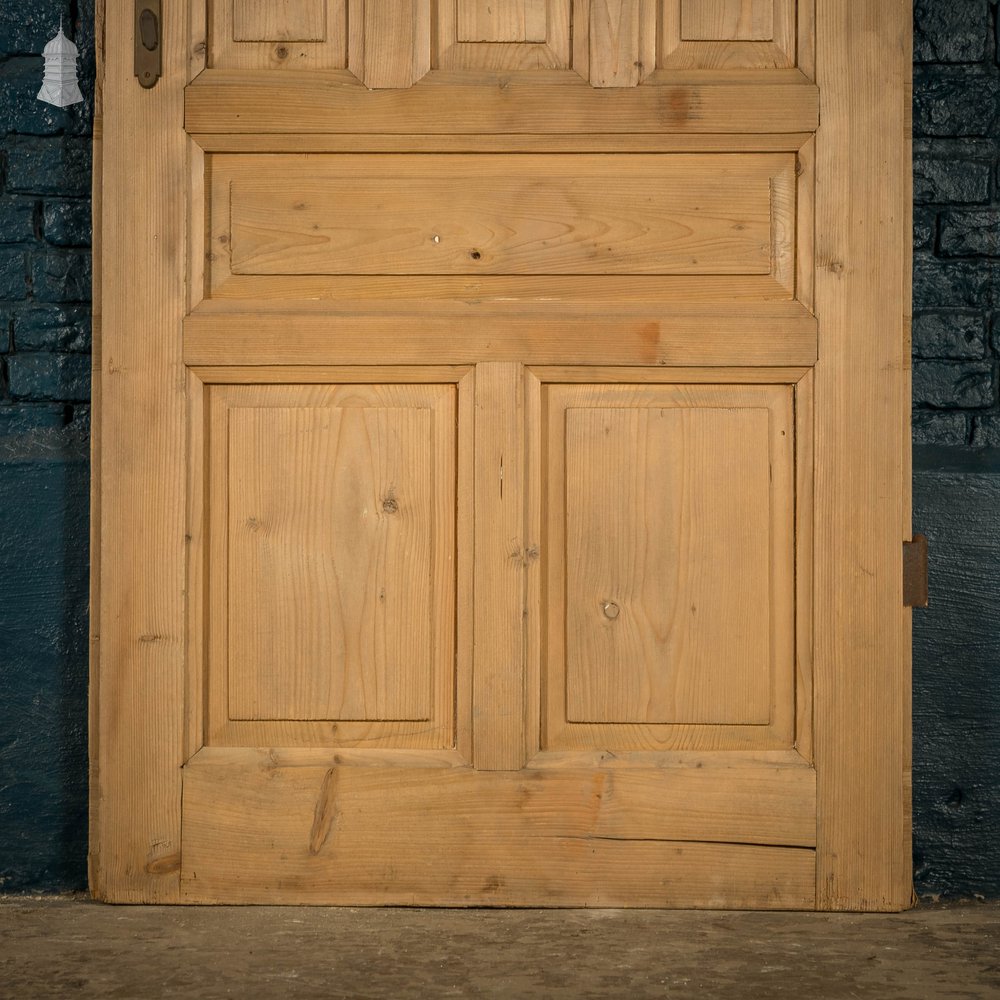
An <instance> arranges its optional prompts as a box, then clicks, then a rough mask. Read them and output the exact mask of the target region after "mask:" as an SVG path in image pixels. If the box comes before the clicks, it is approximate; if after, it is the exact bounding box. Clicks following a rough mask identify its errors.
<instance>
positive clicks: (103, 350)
mask: <svg viewBox="0 0 1000 1000" xmlns="http://www.w3.org/2000/svg"><path fill="white" fill-rule="evenodd" d="M102 17H103V18H104V23H105V26H106V37H109V38H129V39H131V37H132V32H133V23H132V19H133V11H132V8H131V6H129V7H128V8H127V9H126V6H125V5H122V4H108V5H107V9H106V10H104V11H103V12H102ZM178 21H179V23H181V24H183V18H179V19H178ZM186 68H187V55H186V51H185V48H184V46H182V45H172V46H167V47H166V51H165V52H164V78H163V79H161V80H160V82H159V83H158V85H157V87H156V88H155V89H154V90H150V91H147V90H143V89H142V88H140V87H138V86H137V84H136V80H135V75H134V67H133V59H132V51H131V47H130V46H128V47H126V46H124V45H113V46H108V47H107V49H106V50H105V51H104V53H103V59H102V84H101V86H102V93H103V102H104V107H111V108H113V109H114V114H113V115H111V116H107V117H106V118H105V119H104V120H103V130H102V129H100V128H99V129H98V131H99V132H100V131H102V134H103V141H102V149H101V170H100V176H101V182H102V184H103V187H104V192H105V197H103V198H102V199H101V201H100V211H101V218H100V222H99V228H100V232H101V247H100V261H99V264H98V273H99V274H100V278H101V282H102V292H101V296H100V302H101V309H102V314H103V315H102V318H101V329H100V337H101V347H100V351H99V353H98V355H97V356H98V358H99V360H100V370H99V372H98V378H97V385H98V395H97V400H98V401H99V412H98V414H97V416H96V421H95V422H96V423H97V425H98V427H99V430H98V435H99V439H100V446H101V459H100V486H99V489H100V496H99V502H98V504H97V507H96V512H97V514H98V516H99V519H100V520H99V528H98V532H99V538H100V544H99V555H98V557H97V559H95V562H94V573H95V575H97V574H99V579H98V580H97V583H96V586H97V588H98V589H99V593H100V608H99V610H97V609H95V619H96V622H97V625H96V629H95V631H96V633H97V635H98V636H99V641H98V642H96V643H95V645H94V651H95V659H94V661H93V664H92V685H91V729H92V731H96V732H97V733H98V737H97V740H96V742H95V759H94V760H93V761H92V770H91V801H92V803H93V811H92V827H91V829H92V841H91V868H90V884H91V889H92V891H93V893H94V895H95V896H97V897H98V898H100V899H103V900H107V901H113V902H120V903H131V902H151V903H160V902H174V901H176V900H177V899H178V896H179V870H180V850H181V842H180V834H181V815H180V793H181V784H180V766H181V764H183V762H184V739H185V724H184V723H185V694H184V690H185V689H184V653H185V648H186V638H185V637H186V617H185V598H184V592H185V543H184V533H185V477H186V456H185V440H186V423H185V406H186V403H185V379H184V378H183V377H182V376H181V371H182V360H181V338H180V319H181V316H182V315H183V313H184V283H183V272H184V258H185V246H186V243H185V240H186V236H185V218H184V212H183V207H184V206H185V205H186V204H187V197H186V191H187V185H188V176H189V175H188V170H187V161H186V140H185V136H184V133H183V131H182V127H181V125H182V115H183V107H182V94H183V85H184V80H185V79H186V75H187V74H186ZM153 132H155V133H156V135H157V142H156V145H155V148H154V149H151V150H150V151H149V155H148V156H147V157H145V159H144V161H143V163H144V166H143V169H142V170H137V169H136V163H135V153H134V136H135V135H137V134H140V133H142V134H152V133H153ZM108 192H114V195H113V197H111V196H108ZM137 218H142V219H143V227H142V229H139V228H137V227H136V225H135V220H136V219H137ZM126 290H127V291H126ZM167 373H170V374H169V375H168V374H167ZM137 497H142V503H141V504H137V503H136V498H137ZM137 553H142V560H141V562H142V563H143V564H144V565H146V566H155V567H156V572H155V573H142V572H138V571H137V560H136V555H137Z"/></svg>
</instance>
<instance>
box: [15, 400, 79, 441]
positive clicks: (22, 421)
mask: <svg viewBox="0 0 1000 1000" xmlns="http://www.w3.org/2000/svg"><path fill="white" fill-rule="evenodd" d="M71 415H72V413H71V408H70V407H69V406H67V405H66V404H65V403H7V404H6V405H0V439H2V438H5V437H10V436H12V435H14V434H30V433H31V432H32V431H42V430H51V429H52V428H59V427H65V426H66V422H67V420H68V419H69V417H70V416H71Z"/></svg>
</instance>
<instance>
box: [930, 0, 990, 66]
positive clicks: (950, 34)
mask: <svg viewBox="0 0 1000 1000" xmlns="http://www.w3.org/2000/svg"><path fill="white" fill-rule="evenodd" d="M989 45H990V5H989V0H916V3H915V4H914V9H913V59H914V61H915V62H918V63H926V62H937V63H969V62H981V61H982V60H983V59H985V58H986V56H987V54H988V53H989Z"/></svg>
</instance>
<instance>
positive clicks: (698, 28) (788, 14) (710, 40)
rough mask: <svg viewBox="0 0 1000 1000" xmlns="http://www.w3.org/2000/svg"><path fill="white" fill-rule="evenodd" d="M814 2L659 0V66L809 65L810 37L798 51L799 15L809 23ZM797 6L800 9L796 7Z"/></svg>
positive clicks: (774, 66)
mask: <svg viewBox="0 0 1000 1000" xmlns="http://www.w3.org/2000/svg"><path fill="white" fill-rule="evenodd" d="M812 4H813V0H664V2H663V17H662V20H661V35H660V52H659V56H658V60H657V63H658V65H659V66H660V67H661V68H663V69H675V70H685V69H761V70H766V69H786V68H789V67H793V66H796V65H801V66H802V67H803V68H804V70H806V71H807V72H808V71H809V69H810V68H811V43H812V39H811V38H810V37H804V38H803V42H804V48H805V50H804V51H803V52H801V53H800V52H799V43H798V36H799V32H798V27H799V18H800V17H801V18H802V21H803V23H804V24H811V23H812V18H811V10H812ZM800 8H802V9H801V11H800Z"/></svg>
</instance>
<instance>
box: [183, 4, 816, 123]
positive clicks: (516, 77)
mask: <svg viewBox="0 0 1000 1000" xmlns="http://www.w3.org/2000/svg"><path fill="white" fill-rule="evenodd" d="M383 2H388V0H383ZM413 2H416V0H413ZM366 9H367V7H366ZM394 9H395V8H394ZM395 16H398V15H395ZM383 72H384V73H385V74H387V73H388V71H383ZM397 72H399V71H398V70H397ZM410 75H411V76H412V75H413V73H412V72H411V74H410ZM559 76H560V82H558V83H557V82H556V81H555V80H552V81H551V82H552V85H551V86H549V85H548V83H549V80H550V77H549V75H548V74H545V73H541V72H538V73H536V72H530V73H510V74H506V76H505V79H504V80H503V81H502V82H503V86H499V85H494V86H475V85H472V84H458V83H456V84H450V83H449V84H441V85H437V84H434V85H433V86H432V85H431V84H432V80H431V78H428V79H427V80H426V81H424V82H425V84H426V85H425V86H418V87H409V86H408V85H404V84H403V83H402V82H401V81H402V79H403V77H402V76H400V77H399V78H397V79H396V82H397V83H398V84H399V86H407V89H387V90H380V91H377V92H375V93H372V92H370V91H368V90H366V89H365V87H363V86H361V85H360V84H359V83H358V80H357V79H356V78H355V77H354V76H353V75H352V74H350V73H337V72H332V71H331V72H323V73H321V72H314V73H301V72H295V71H291V70H290V71H288V72H286V73H266V72H256V73H255V72H251V71H242V72H241V71H236V70H222V69H218V70H206V72H204V73H202V74H201V76H199V77H198V79H197V80H196V81H194V82H193V83H192V84H191V85H190V86H189V87H188V88H187V91H186V119H185V125H186V128H187V130H188V132H190V133H192V134H198V133H201V132H227V133H241V132H243V133H246V132H270V133H305V132H350V133H358V132H359V131H364V132H374V133H381V134H387V133H405V134H410V133H413V132H423V133H428V134H469V133H473V134H474V133H478V132H482V131H483V130H484V129H487V130H488V131H489V132H490V133H491V134H494V135H520V134H534V133H552V134H563V135H565V134H572V133H574V132H594V133H601V132H604V133H608V134H621V133H645V132H651V133H663V132H667V133H709V134H717V133H720V132H732V133H734V134H748V133H761V132H767V133H781V132H809V131H813V130H814V129H815V128H816V123H817V120H818V112H819V101H818V91H817V90H816V88H815V87H814V86H812V85H810V84H808V83H805V82H802V83H768V82H760V83H757V84H752V85H747V82H746V81H740V82H736V83H727V82H723V81H718V82H711V83H709V82H704V83H685V84H681V85H676V84H672V83H669V82H667V83H664V84H663V85H656V86H650V85H649V83H652V82H653V81H652V78H651V79H650V81H648V83H647V84H646V85H644V86H642V87H624V88H597V89H595V88H593V87H591V86H589V84H587V83H585V82H584V81H583V80H581V79H580V78H579V77H577V76H576V75H575V74H566V76H568V77H570V80H568V81H563V80H562V79H561V77H562V74H559ZM374 79H375V81H376V82H381V83H382V84H384V85H385V86H387V87H388V86H391V85H394V84H393V83H392V81H393V79H394V78H393V77H390V76H388V75H383V76H377V77H375V78H374ZM573 81H575V82H573ZM486 123H488V124H486Z"/></svg>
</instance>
